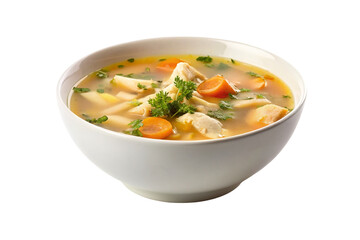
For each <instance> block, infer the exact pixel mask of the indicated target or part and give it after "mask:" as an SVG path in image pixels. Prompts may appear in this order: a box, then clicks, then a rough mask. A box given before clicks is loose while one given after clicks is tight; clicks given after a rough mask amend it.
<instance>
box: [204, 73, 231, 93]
mask: <svg viewBox="0 0 360 240" xmlns="http://www.w3.org/2000/svg"><path fill="white" fill-rule="evenodd" d="M197 91H198V93H200V94H201V95H203V96H208V97H217V98H226V97H227V96H229V93H231V94H235V93H236V91H235V89H234V88H233V87H232V86H231V85H230V83H229V82H228V81H227V80H226V79H225V78H224V77H223V76H221V75H216V76H214V77H212V78H210V79H208V80H205V81H204V82H202V83H201V84H200V85H199V86H198V87H197Z"/></svg>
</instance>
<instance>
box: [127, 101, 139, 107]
mask: <svg viewBox="0 0 360 240" xmlns="http://www.w3.org/2000/svg"><path fill="white" fill-rule="evenodd" d="M129 103H130V104H131V105H133V106H135V107H137V106H139V105H141V104H142V102H140V101H139V100H137V99H133V100H131V101H130V102H129Z"/></svg>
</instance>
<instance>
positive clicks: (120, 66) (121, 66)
mask: <svg viewBox="0 0 360 240" xmlns="http://www.w3.org/2000/svg"><path fill="white" fill-rule="evenodd" d="M117 67H118V68H123V67H125V65H122V64H120V65H118V66H117Z"/></svg>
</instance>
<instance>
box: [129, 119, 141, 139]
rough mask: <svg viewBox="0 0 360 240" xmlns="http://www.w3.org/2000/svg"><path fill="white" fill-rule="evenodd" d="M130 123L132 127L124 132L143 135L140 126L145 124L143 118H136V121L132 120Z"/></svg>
mask: <svg viewBox="0 0 360 240" xmlns="http://www.w3.org/2000/svg"><path fill="white" fill-rule="evenodd" d="M128 125H129V126H131V128H132V129H131V130H129V131H124V133H126V134H129V135H134V136H139V137H142V134H141V132H140V131H139V128H140V127H142V126H143V125H144V124H143V123H142V120H141V119H136V120H134V121H131V122H130V123H129V124H128Z"/></svg>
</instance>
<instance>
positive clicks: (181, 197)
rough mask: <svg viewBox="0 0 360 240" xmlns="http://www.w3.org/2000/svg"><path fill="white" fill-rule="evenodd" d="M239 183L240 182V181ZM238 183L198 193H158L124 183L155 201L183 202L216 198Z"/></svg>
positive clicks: (229, 190) (137, 192)
mask: <svg viewBox="0 0 360 240" xmlns="http://www.w3.org/2000/svg"><path fill="white" fill-rule="evenodd" d="M240 183H241V182H240ZM240 183H236V184H234V185H231V186H228V187H225V188H221V189H217V190H213V191H208V192H199V193H185V194H174V193H159V192H152V191H147V190H142V189H139V188H136V187H132V186H129V185H127V184H124V185H125V186H126V187H127V188H128V189H129V190H131V191H133V192H134V193H136V194H138V195H140V196H143V197H146V198H150V199H153V200H157V201H162V202H177V203H185V202H200V201H205V200H210V199H213V198H217V197H220V196H223V195H225V194H227V193H229V192H231V191H232V190H234V189H235V188H237V187H238V186H239V185H240Z"/></svg>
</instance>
